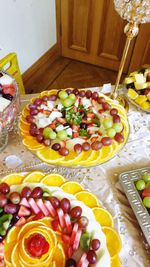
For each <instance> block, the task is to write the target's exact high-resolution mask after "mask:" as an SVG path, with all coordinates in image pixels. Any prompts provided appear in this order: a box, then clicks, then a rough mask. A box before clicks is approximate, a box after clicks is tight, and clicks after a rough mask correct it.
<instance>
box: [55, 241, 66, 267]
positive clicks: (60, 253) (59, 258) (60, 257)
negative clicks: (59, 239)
mask: <svg viewBox="0 0 150 267" xmlns="http://www.w3.org/2000/svg"><path fill="white" fill-rule="evenodd" d="M53 260H54V261H55V263H56V267H60V266H61V267H64V266H65V261H66V257H65V253H64V250H63V247H62V246H61V245H60V244H58V245H57V247H56V250H55V253H54V256H53Z"/></svg>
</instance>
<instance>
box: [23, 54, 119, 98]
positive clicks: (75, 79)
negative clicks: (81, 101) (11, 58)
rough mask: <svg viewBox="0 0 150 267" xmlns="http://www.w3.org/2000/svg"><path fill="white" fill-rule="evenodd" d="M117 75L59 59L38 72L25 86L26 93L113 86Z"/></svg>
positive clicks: (92, 66) (73, 61) (77, 62)
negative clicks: (104, 85) (108, 84)
mask: <svg viewBox="0 0 150 267" xmlns="http://www.w3.org/2000/svg"><path fill="white" fill-rule="evenodd" d="M116 76H117V73H116V72H115V71H111V70H107V69H104V68H101V67H97V66H94V65H91V64H86V63H83V62H79V61H76V60H71V59H68V58H64V57H59V58H58V59H57V60H55V61H54V63H53V64H52V65H51V66H50V67H48V68H46V69H43V70H40V72H38V73H37V74H36V75H35V76H34V77H33V78H32V79H30V80H29V81H28V82H27V83H26V84H25V88H26V93H38V92H41V91H44V90H50V89H52V88H58V89H61V88H67V87H74V88H76V87H77V88H85V87H94V86H102V85H103V84H104V83H111V84H114V83H115V80H116Z"/></svg>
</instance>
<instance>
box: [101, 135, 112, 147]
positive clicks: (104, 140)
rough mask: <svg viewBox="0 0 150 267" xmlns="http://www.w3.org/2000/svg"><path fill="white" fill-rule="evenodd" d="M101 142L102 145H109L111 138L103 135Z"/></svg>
mask: <svg viewBox="0 0 150 267" xmlns="http://www.w3.org/2000/svg"><path fill="white" fill-rule="evenodd" d="M101 142H102V144H103V145H104V146H110V145H111V144H112V139H111V138H110V137H103V138H102V140H101Z"/></svg>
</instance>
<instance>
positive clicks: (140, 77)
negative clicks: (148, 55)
mask: <svg viewBox="0 0 150 267" xmlns="http://www.w3.org/2000/svg"><path fill="white" fill-rule="evenodd" d="M134 77H135V81H136V83H141V84H142V83H145V82H146V78H145V77H144V75H143V73H138V74H135V75H134Z"/></svg>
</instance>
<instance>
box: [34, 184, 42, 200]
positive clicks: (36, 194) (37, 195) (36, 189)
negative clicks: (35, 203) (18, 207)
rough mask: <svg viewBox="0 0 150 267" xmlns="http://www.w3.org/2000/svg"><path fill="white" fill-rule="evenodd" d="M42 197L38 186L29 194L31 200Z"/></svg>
mask: <svg viewBox="0 0 150 267" xmlns="http://www.w3.org/2000/svg"><path fill="white" fill-rule="evenodd" d="M42 195H43V190H42V188H41V187H39V186H37V187H35V188H34V189H33V190H32V192H31V197H33V198H41V197H42Z"/></svg>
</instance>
